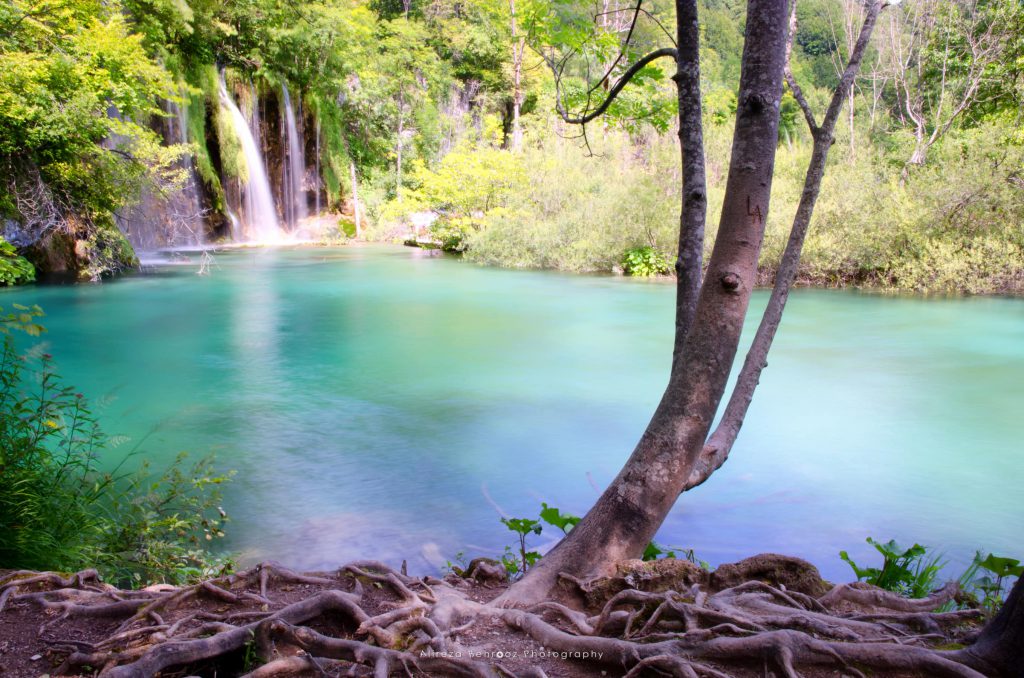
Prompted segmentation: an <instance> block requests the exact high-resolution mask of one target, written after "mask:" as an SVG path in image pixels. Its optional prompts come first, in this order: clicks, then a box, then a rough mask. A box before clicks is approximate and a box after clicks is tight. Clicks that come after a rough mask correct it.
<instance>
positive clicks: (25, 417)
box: [0, 306, 229, 586]
mask: <svg viewBox="0 0 1024 678" xmlns="http://www.w3.org/2000/svg"><path fill="white" fill-rule="evenodd" d="M15 311H16V312H15V313H12V314H8V315H6V316H3V315H0V330H2V331H3V334H4V336H3V346H2V349H0V567H8V568H30V569H44V570H62V571H69V570H77V569H81V568H85V567H96V568H97V569H99V570H100V572H101V574H103V575H104V577H106V578H107V579H108V580H110V581H111V582H112V583H115V584H117V585H121V586H125V585H142V584H148V583H151V582H158V581H164V582H172V583H183V582H185V581H192V580H196V579H199V578H200V577H204V576H208V575H211V574H213V573H215V572H216V571H218V570H220V569H222V568H224V567H227V566H228V565H229V563H228V561H226V560H223V559H221V558H218V557H216V556H214V555H213V554H212V553H211V552H210V551H209V550H208V548H207V546H206V544H207V543H208V542H212V541H213V540H214V539H219V538H220V537H223V536H224V533H223V523H224V521H225V520H226V516H225V515H224V512H223V511H222V510H221V509H220V508H219V506H218V503H219V493H218V487H219V485H220V484H221V483H222V482H224V480H225V479H226V477H225V476H222V475H217V474H215V473H214V471H213V469H212V462H211V460H209V459H204V460H201V461H199V462H198V463H197V464H196V465H195V466H193V467H192V469H191V471H190V472H189V473H183V472H182V470H181V468H180V467H181V462H182V460H183V459H182V457H179V459H178V460H177V462H176V463H175V464H174V465H173V466H172V467H171V468H169V469H168V470H167V471H165V472H164V473H163V474H161V475H154V474H152V473H151V472H150V470H149V468H148V466H147V465H145V464H143V465H142V467H141V468H140V469H139V470H138V471H136V472H134V473H129V472H127V471H123V470H122V468H123V467H124V465H125V463H126V461H127V460H128V457H124V458H122V459H121V462H120V463H119V464H118V465H117V466H116V467H115V469H114V470H113V471H103V470H101V461H102V458H101V454H102V452H103V450H104V448H106V447H108V446H110V447H116V443H118V442H123V441H121V440H120V439H110V438H108V437H107V436H106V435H104V433H103V432H102V430H101V428H100V426H99V424H98V422H97V421H96V419H95V418H94V417H93V414H92V412H91V410H90V408H89V404H88V401H87V400H86V398H85V397H84V396H83V395H82V394H81V393H76V392H75V391H74V389H72V388H71V387H69V386H66V385H63V384H62V383H61V380H60V377H59V376H58V375H57V373H56V372H55V370H54V365H53V358H52V357H51V356H50V355H48V354H46V353H38V352H31V351H30V352H29V353H28V354H27V355H19V354H18V352H17V350H16V347H15V344H14V341H13V339H12V337H11V336H10V330H12V329H18V330H22V331H25V332H27V333H29V334H33V335H34V334H38V333H39V332H40V331H42V328H41V327H40V326H39V325H38V324H36V323H35V319H36V318H37V317H38V316H40V315H41V314H42V311H41V310H40V309H39V308H38V307H34V308H31V309H29V308H25V307H21V306H16V307H15Z"/></svg>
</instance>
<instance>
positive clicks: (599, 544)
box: [502, 0, 787, 604]
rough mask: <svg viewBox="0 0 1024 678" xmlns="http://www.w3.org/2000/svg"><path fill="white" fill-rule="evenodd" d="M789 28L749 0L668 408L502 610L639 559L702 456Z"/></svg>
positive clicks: (743, 304)
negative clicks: (692, 304)
mask: <svg viewBox="0 0 1024 678" xmlns="http://www.w3.org/2000/svg"><path fill="white" fill-rule="evenodd" d="M687 1H688V0H681V3H683V2H687ZM693 4H695V3H693ZM694 14H695V12H694ZM682 18H683V16H682V15H680V16H679V17H677V21H679V20H681V19H682ZM786 28H787V14H786V0H750V2H749V3H748V9H747V26H746V33H745V34H746V36H747V37H746V42H745V44H744V47H743V61H742V70H741V75H740V87H739V97H738V101H739V105H738V109H737V114H736V127H735V130H734V132H733V145H732V158H731V161H730V164H729V176H728V180H727V182H726V192H725V199H724V204H723V207H722V217H721V222H720V224H719V230H718V237H717V238H716V240H715V247H714V250H713V251H712V254H711V259H710V261H709V263H708V270H707V273H706V275H705V280H704V284H703V285H702V286H701V288H700V294H699V297H698V299H697V304H696V308H695V310H694V313H693V320H692V323H690V326H689V329H688V331H687V333H686V338H685V341H684V342H683V347H682V351H681V352H680V353H679V354H678V357H677V359H676V360H674V361H673V366H672V373H671V376H670V378H669V384H668V387H667V388H666V390H665V394H664V396H663V397H662V400H661V403H660V404H659V405H658V409H657V410H656V411H655V413H654V417H653V418H652V419H651V421H650V423H649V424H648V426H647V430H646V431H644V434H643V436H642V437H641V439H640V442H639V443H638V444H637V446H636V449H635V450H634V451H633V454H632V455H631V456H630V458H629V460H628V461H627V462H626V465H625V466H624V467H623V469H622V471H620V472H619V475H618V476H617V477H616V478H615V480H614V481H612V483H611V485H609V487H608V488H607V489H606V490H605V491H604V493H603V494H602V495H601V498H600V499H599V500H598V502H597V504H596V505H595V506H594V507H593V508H592V509H591V510H590V511H589V512H588V513H587V515H586V516H585V517H584V518H583V520H582V521H581V522H580V523H579V525H577V526H576V527H575V529H573V530H572V531H571V532H570V533H569V535H568V536H567V537H566V538H565V539H564V540H562V542H561V543H559V544H558V546H556V547H555V548H554V549H553V550H552V551H551V553H549V554H548V555H546V556H545V557H544V558H543V559H542V560H541V561H540V562H539V563H538V564H537V565H536V566H535V567H534V568H533V569H532V570H530V571H529V572H528V573H527V575H526V576H525V577H523V579H521V580H520V581H518V582H516V584H515V585H513V586H512V588H510V589H509V591H508V592H507V593H506V594H505V595H504V596H503V600H502V602H503V603H506V604H531V603H535V602H539V601H541V600H543V599H545V598H548V597H549V595H550V594H551V593H552V591H553V589H554V588H555V587H556V585H557V583H558V578H559V574H561V573H565V574H568V575H571V576H574V577H577V578H588V577H593V576H598V575H602V574H607V573H608V572H609V570H610V569H611V568H612V567H613V565H614V563H616V562H617V561H620V560H623V559H626V558H635V557H638V556H639V555H640V554H641V553H642V552H643V550H644V547H645V546H646V545H647V544H648V542H650V540H651V538H652V537H653V536H654V533H655V532H656V531H657V529H658V527H659V526H660V525H661V523H662V522H663V521H664V519H665V516H667V515H668V512H669V510H671V508H672V506H673V505H674V504H675V501H676V499H677V498H678V496H679V493H680V491H681V490H682V489H683V487H684V486H685V484H686V481H687V479H688V478H689V476H690V472H691V470H692V469H693V467H694V465H695V463H696V461H697V459H698V457H699V456H700V453H701V450H702V448H703V445H704V440H705V438H706V437H707V434H708V430H709V428H710V426H711V422H712V419H713V418H714V416H715V412H716V410H717V409H718V405H719V402H720V401H721V398H722V395H723V393H724V391H725V386H726V382H727V380H728V377H729V371H730V369H731V367H732V363H733V360H734V359H735V356H736V348H737V345H738V343H739V338H740V332H741V330H742V329H743V320H744V317H745V316H746V311H747V306H748V304H749V301H750V294H751V291H752V290H753V287H754V283H755V280H756V275H757V262H758V256H759V254H760V251H761V243H762V238H763V235H764V225H765V220H766V218H767V215H768V202H769V194H770V190H771V184H772V172H773V169H774V164H775V149H776V146H777V140H778V127H779V102H780V98H781V95H782V71H783V64H784V62H785V49H786ZM679 30H680V33H681V34H686V35H687V36H689V37H688V38H687V42H688V41H689V40H693V41H696V39H697V38H696V35H695V32H696V31H697V30H698V27H697V24H696V21H694V22H693V23H692V24H691V25H680V26H679ZM681 46H682V45H681ZM681 113H682V111H681ZM682 117H683V116H681V121H680V122H681V123H684V122H685V121H684V120H682ZM686 171H687V166H686V165H684V173H685V172H686ZM685 184H686V179H685V178H684V185H685ZM684 218H685V213H684Z"/></svg>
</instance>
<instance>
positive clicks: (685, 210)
mask: <svg viewBox="0 0 1024 678" xmlns="http://www.w3.org/2000/svg"><path fill="white" fill-rule="evenodd" d="M676 17H677V21H676V42H677V44H678V47H677V48H676V73H675V75H674V76H672V79H673V80H674V81H675V83H676V91H677V94H678V99H679V152H680V155H681V158H680V165H681V167H682V168H683V196H682V208H681V210H680V212H679V248H678V251H679V254H678V256H677V258H676V331H675V342H674V345H673V347H672V364H673V365H675V364H676V363H677V362H679V360H680V357H681V356H682V353H683V345H684V343H685V342H686V335H687V334H689V331H690V325H691V323H692V322H693V314H694V313H695V312H696V310H697V297H698V295H699V294H700V282H701V275H702V273H703V266H704V226H705V221H706V219H707V204H708V203H707V179H706V176H705V161H704V125H703V121H702V119H701V114H702V112H701V96H700V32H699V31H698V30H697V29H696V28H695V27H696V26H697V25H698V24H697V3H696V0H676Z"/></svg>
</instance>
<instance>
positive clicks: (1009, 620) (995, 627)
mask: <svg viewBox="0 0 1024 678" xmlns="http://www.w3.org/2000/svg"><path fill="white" fill-rule="evenodd" d="M951 654H952V658H953V659H956V660H957V661H960V662H963V663H964V664H967V665H968V666H970V667H971V668H974V669H977V670H978V671H981V672H982V673H984V674H986V675H991V676H1000V677H1001V678H1024V577H1019V578H1018V579H1017V583H1016V584H1014V585H1013V589H1012V590H1011V591H1010V596H1009V597H1008V598H1007V599H1006V602H1005V603H1003V607H1002V608H1001V609H1000V610H999V612H998V613H997V614H996V616H995V617H993V618H992V621H990V622H989V623H988V625H987V626H986V627H985V628H984V629H982V632H981V635H980V636H979V637H978V640H977V641H975V643H974V645H971V646H970V647H969V648H967V649H965V650H958V651H956V652H953V653H951Z"/></svg>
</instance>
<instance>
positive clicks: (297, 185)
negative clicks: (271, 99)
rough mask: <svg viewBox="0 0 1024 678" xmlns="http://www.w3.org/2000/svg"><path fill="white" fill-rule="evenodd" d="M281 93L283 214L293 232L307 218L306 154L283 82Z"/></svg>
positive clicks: (286, 87) (286, 86)
mask: <svg viewBox="0 0 1024 678" xmlns="http://www.w3.org/2000/svg"><path fill="white" fill-rule="evenodd" d="M281 93H282V95H283V97H284V115H285V123H286V124H285V128H286V131H287V135H288V161H287V162H285V163H282V164H283V166H284V175H285V180H284V182H283V186H284V191H283V192H284V196H285V203H284V214H285V220H286V221H287V222H288V226H289V228H291V229H292V230H294V229H295V227H296V225H297V224H298V223H299V222H300V221H302V220H303V219H305V218H306V217H307V216H309V205H308V203H307V201H306V191H305V188H304V187H303V183H304V179H305V176H306V154H305V150H304V149H303V143H302V138H301V137H300V136H299V130H298V126H297V125H296V124H295V111H294V109H293V108H292V99H291V97H290V96H289V95H288V85H286V84H285V83H284V82H282V83H281Z"/></svg>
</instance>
